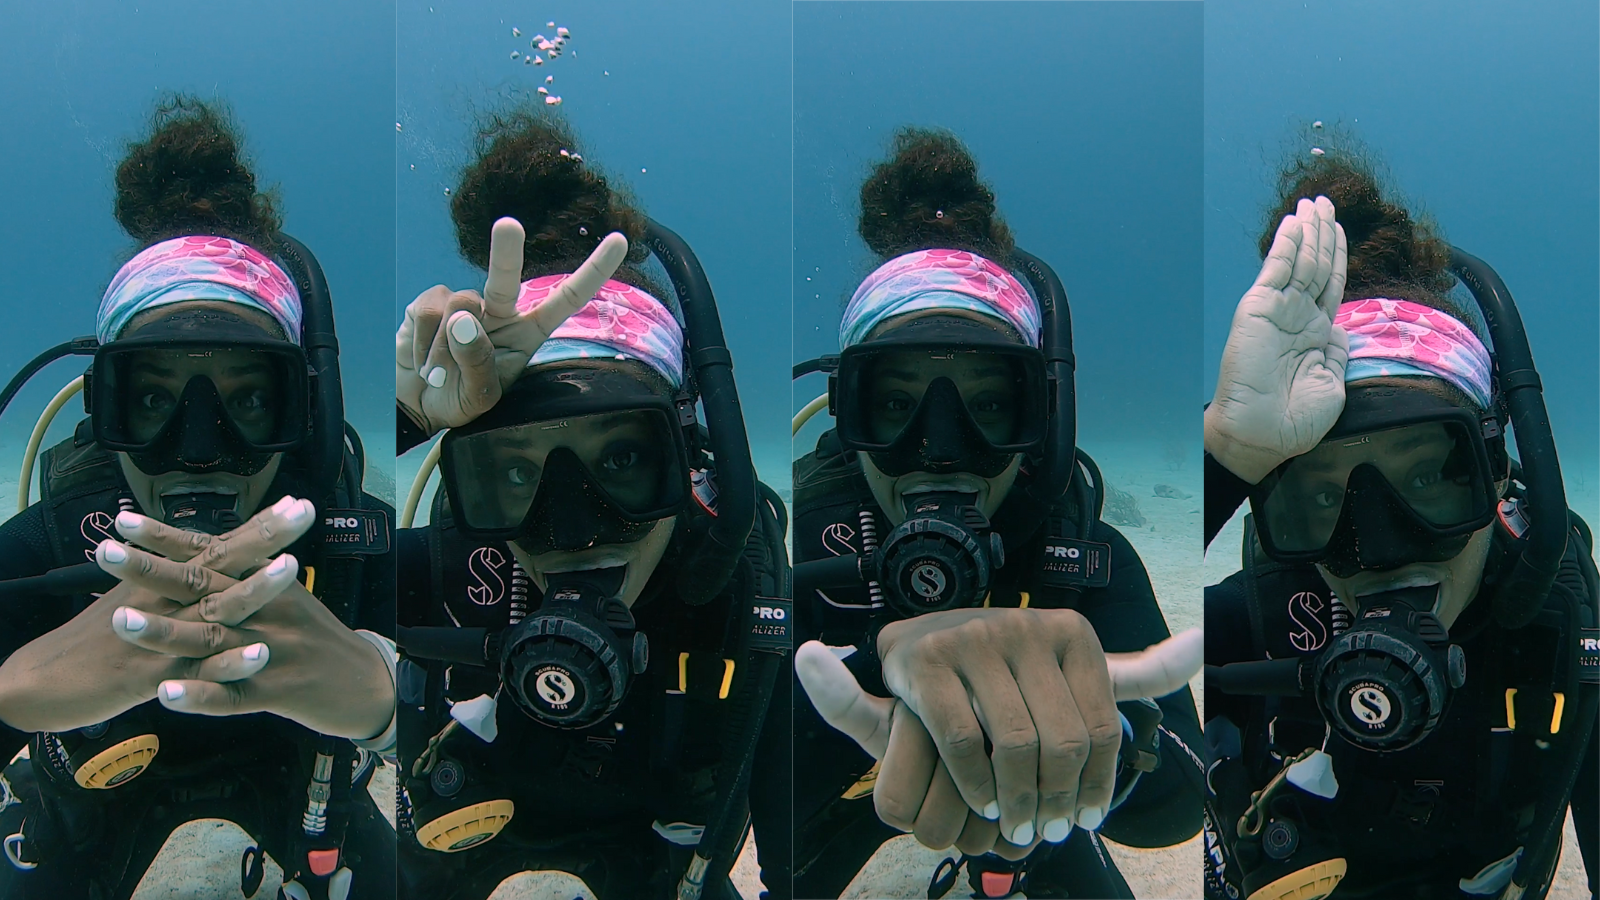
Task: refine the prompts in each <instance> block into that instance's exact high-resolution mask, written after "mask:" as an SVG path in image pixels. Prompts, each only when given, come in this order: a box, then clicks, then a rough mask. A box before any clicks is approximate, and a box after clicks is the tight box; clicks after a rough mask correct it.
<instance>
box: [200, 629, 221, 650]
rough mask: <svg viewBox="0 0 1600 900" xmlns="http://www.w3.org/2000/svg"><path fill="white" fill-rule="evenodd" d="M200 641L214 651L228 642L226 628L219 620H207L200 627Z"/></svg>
mask: <svg viewBox="0 0 1600 900" xmlns="http://www.w3.org/2000/svg"><path fill="white" fill-rule="evenodd" d="M200 643H201V645H202V646H203V647H205V648H206V649H207V650H209V651H211V652H212V653H216V652H218V651H220V650H222V649H223V648H224V647H226V646H227V644H228V629H227V628H226V627H224V626H223V625H222V624H221V623H219V622H207V623H205V624H204V625H202V626H201V628H200Z"/></svg>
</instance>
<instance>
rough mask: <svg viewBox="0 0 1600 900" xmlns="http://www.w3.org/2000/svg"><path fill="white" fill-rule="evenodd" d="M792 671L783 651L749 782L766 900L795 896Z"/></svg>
mask: <svg viewBox="0 0 1600 900" xmlns="http://www.w3.org/2000/svg"><path fill="white" fill-rule="evenodd" d="M793 671H794V657H793V655H789V656H785V657H784V658H783V663H782V666H781V667H780V668H779V670H778V678H777V683H776V684H774V685H773V689H772V700H771V701H770V702H769V704H768V706H767V718H766V721H765V722H764V723H763V725H762V727H761V739H760V741H759V742H758V743H757V744H756V760H755V770H754V773H753V777H752V779H751V782H750V821H751V824H752V825H753V827H754V828H755V839H756V859H757V861H758V862H759V863H760V865H761V883H762V884H764V885H766V888H767V892H766V896H767V897H768V898H770V900H790V898H791V897H793V896H794V814H793V810H794V803H793V800H794V706H793V694H792V693H791V692H790V690H789V680H790V679H792V678H793V677H794V676H793V674H792V673H793Z"/></svg>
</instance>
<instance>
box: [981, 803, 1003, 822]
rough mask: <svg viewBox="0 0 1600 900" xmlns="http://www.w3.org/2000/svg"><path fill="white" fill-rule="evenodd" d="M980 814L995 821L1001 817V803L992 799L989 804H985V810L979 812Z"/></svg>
mask: <svg viewBox="0 0 1600 900" xmlns="http://www.w3.org/2000/svg"><path fill="white" fill-rule="evenodd" d="M979 815H981V816H983V817H984V818H985V819H988V820H989V821H991V822H993V821H994V820H995V819H998V818H1000V804H999V803H996V802H995V801H993V800H990V801H989V805H987V806H985V807H984V808H983V812H981V813H979Z"/></svg>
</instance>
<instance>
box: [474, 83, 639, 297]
mask: <svg viewBox="0 0 1600 900" xmlns="http://www.w3.org/2000/svg"><path fill="white" fill-rule="evenodd" d="M505 216H510V217H512V218H514V219H516V220H517V221H518V222H521V223H522V227H523V229H524V230H525V231H526V232H527V243H526V244H525V245H524V247H523V256H522V278H523V280H527V279H529V278H533V277H536V276H538V275H544V274H550V273H553V272H570V271H573V270H574V269H575V268H576V267H577V266H578V265H580V264H581V263H582V262H583V261H584V260H585V259H587V258H588V256H589V254H590V253H592V252H594V248H595V247H596V246H597V245H598V244H599V243H600V240H601V239H602V238H604V237H605V236H606V235H607V234H609V233H611V232H613V231H620V232H622V235H623V236H624V237H626V238H627V239H628V244H629V248H628V261H629V262H630V263H635V264H637V263H640V262H643V261H644V259H645V256H646V252H645V248H644V245H643V244H642V239H643V237H644V232H645V219H644V215H643V214H642V213H640V212H639V211H638V210H636V209H634V208H633V206H632V205H630V204H629V202H628V201H627V199H626V198H625V197H624V196H623V195H622V194H621V192H619V191H618V190H615V189H613V188H612V187H611V186H610V185H609V184H607V183H606V179H605V176H603V175H601V174H600V173H599V172H598V171H597V170H596V169H595V168H593V167H592V166H589V165H587V164H585V163H584V162H583V159H582V155H581V154H579V153H578V147H577V142H576V141H575V140H574V139H573V136H572V133H571V132H570V130H569V129H568V127H567V126H566V124H565V123H564V122H562V121H561V120H560V119H558V118H556V117H555V116H553V115H550V114H546V113H543V112H540V111H536V110H528V109H518V110H514V111H512V112H509V113H504V114H496V115H492V116H490V117H489V118H488V119H487V120H486V121H485V122H484V123H483V124H482V125H481V126H480V127H479V131H478V145H477V152H476V154H475V157H474V159H473V161H472V163H471V164H470V165H468V166H467V168H466V170H465V171H464V172H462V174H461V182H460V185H459V186H458V187H457V189H456V191H455V195H454V198H453V199H452V200H451V202H450V217H451V219H452V220H453V221H454V222H455V226H456V244H457V245H458V246H459V247H460V249H461V256H462V257H463V258H464V259H466V260H467V262H470V263H472V264H473V265H474V266H477V267H478V268H480V269H483V270H485V271H487V270H488V268H489V235H490V232H491V230H492V229H493V227H494V223H495V222H496V221H497V220H499V219H501V218H502V217H505ZM624 280H627V278H626V277H624ZM630 283H631V282H630ZM638 286H639V287H645V289H646V290H649V289H650V288H648V287H646V286H645V285H642V284H641V285H638ZM651 292H652V293H656V292H655V291H653V290H652V291H651ZM657 296H660V294H657Z"/></svg>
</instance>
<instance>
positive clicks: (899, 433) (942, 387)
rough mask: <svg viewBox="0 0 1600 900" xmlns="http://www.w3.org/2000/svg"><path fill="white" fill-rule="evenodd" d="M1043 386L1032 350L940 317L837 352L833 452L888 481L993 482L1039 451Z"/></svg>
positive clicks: (1039, 359)
mask: <svg viewBox="0 0 1600 900" xmlns="http://www.w3.org/2000/svg"><path fill="white" fill-rule="evenodd" d="M929 374H932V375H933V376H934V377H932V378H931V379H930V378H928V375H929ZM958 382H959V383H958ZM1047 384H1048V381H1047V379H1046V377H1045V373H1044V356H1043V354H1042V353H1040V351H1039V350H1037V349H1035V348H1033V347H1029V346H1026V345H1023V344H1019V343H1016V342H1014V341H1010V340H1007V339H1005V338H1004V336H1003V335H1001V334H1000V333H999V332H997V331H995V330H994V329H993V328H991V327H989V326H987V325H983V324H980V323H977V322H972V321H969V320H965V319H958V318H953V317H944V316H941V317H933V318H929V319H924V320H913V321H911V322H908V323H906V324H904V325H901V326H899V327H898V328H895V329H893V330H891V331H890V332H888V334H887V335H885V336H884V337H882V338H878V339H875V340H872V341H868V342H865V343H861V344H856V345H854V346H851V347H847V348H845V350H844V351H843V352H842V353H840V355H839V362H838V372H837V374H836V375H835V376H834V383H833V389H832V401H833V402H832V406H833V413H834V416H835V418H836V420H837V422H838V434H839V441H840V443H841V444H843V445H844V446H845V447H847V448H849V449H852V450H857V451H861V452H866V453H870V454H871V456H872V462H873V464H874V465H875V466H877V467H878V469H879V470H880V471H882V472H883V473H884V474H886V475H889V476H891V477H898V476H901V475H905V474H907V473H908V472H917V471H920V472H969V473H971V474H973V475H977V476H979V477H981V478H993V477H995V476H997V475H999V474H1000V473H1001V472H1003V471H1005V468H1006V467H1007V466H1009V465H1011V463H1012V461H1013V459H1014V458H1015V457H1016V456H1017V455H1018V454H1022V453H1030V452H1034V451H1037V450H1038V449H1039V448H1040V447H1041V446H1042V444H1043V441H1044V434H1045V425H1046V422H1047V421H1048V420H1049V417H1050V412H1049V407H1048V403H1047V396H1046V395H1047V393H1048V388H1047Z"/></svg>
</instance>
